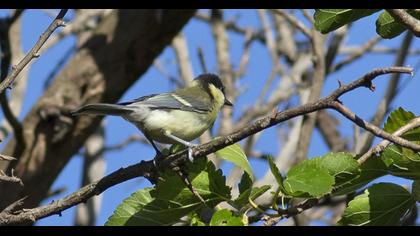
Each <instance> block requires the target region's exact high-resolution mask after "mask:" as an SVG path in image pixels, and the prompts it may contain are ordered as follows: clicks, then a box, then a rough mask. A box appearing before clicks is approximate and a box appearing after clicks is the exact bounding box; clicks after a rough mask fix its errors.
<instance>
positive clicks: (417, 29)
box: [386, 9, 420, 37]
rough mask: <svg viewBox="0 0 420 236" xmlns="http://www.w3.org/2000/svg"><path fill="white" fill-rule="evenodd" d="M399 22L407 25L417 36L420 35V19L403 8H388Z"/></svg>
mask: <svg viewBox="0 0 420 236" xmlns="http://www.w3.org/2000/svg"><path fill="white" fill-rule="evenodd" d="M386 11H387V12H388V13H389V14H390V15H391V16H392V17H393V18H394V19H395V20H397V21H398V22H400V23H401V24H403V25H405V26H406V27H407V28H408V29H409V30H410V31H411V32H413V34H414V35H415V36H416V37H420V21H419V20H417V19H416V18H415V17H413V16H412V15H410V14H408V13H407V11H404V10H402V9H386Z"/></svg>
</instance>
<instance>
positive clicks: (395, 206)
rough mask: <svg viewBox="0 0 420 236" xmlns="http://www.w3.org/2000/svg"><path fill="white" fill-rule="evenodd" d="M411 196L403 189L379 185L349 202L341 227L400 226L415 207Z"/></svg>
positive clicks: (396, 186) (393, 185) (373, 186)
mask: <svg viewBox="0 0 420 236" xmlns="http://www.w3.org/2000/svg"><path fill="white" fill-rule="evenodd" d="M414 204H415V201H414V199H413V197H412V196H411V194H410V193H409V192H408V191H407V190H405V189H404V188H403V187H401V186H399V185H396V184H391V183H379V184H374V185H372V186H371V187H369V188H368V189H367V190H365V192H364V193H363V194H361V195H359V196H357V197H355V198H354V199H353V200H352V201H350V202H349V204H348V207H347V208H346V210H345V211H344V214H343V217H342V218H341V220H340V221H339V222H338V224H339V225H358V226H361V225H370V226H375V225H384V226H385V225H400V224H401V220H400V219H401V218H402V217H403V216H404V215H406V214H407V212H408V211H409V210H410V209H411V208H412V207H413V206H414Z"/></svg>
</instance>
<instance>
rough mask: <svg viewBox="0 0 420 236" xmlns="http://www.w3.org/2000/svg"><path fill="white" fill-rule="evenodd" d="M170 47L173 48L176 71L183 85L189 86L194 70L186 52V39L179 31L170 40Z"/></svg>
mask: <svg viewBox="0 0 420 236" xmlns="http://www.w3.org/2000/svg"><path fill="white" fill-rule="evenodd" d="M172 47H173V48H174V50H175V55H176V61H177V64H178V71H179V75H180V77H181V80H182V81H184V85H185V86H189V85H190V84H191V83H192V80H193V78H194V72H193V68H192V65H191V60H190V56H189V53H188V46H187V41H186V39H185V37H184V35H183V34H182V33H179V34H178V35H177V36H175V38H174V39H173V40H172Z"/></svg>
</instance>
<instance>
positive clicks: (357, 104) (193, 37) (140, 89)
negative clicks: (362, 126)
mask: <svg viewBox="0 0 420 236" xmlns="http://www.w3.org/2000/svg"><path fill="white" fill-rule="evenodd" d="M7 13H8V12H7V11H5V10H1V11H0V16H4V15H5V14H7ZM238 13H240V14H241V17H240V18H239V19H238V22H239V24H240V25H243V26H253V28H258V27H260V22H259V19H258V15H257V13H256V11H254V10H228V11H226V15H225V17H226V18H228V19H229V18H233V17H235V16H236V15H237V14H238ZM377 16H378V13H377V14H374V15H372V16H370V17H367V18H364V19H362V20H360V21H358V22H356V23H354V25H353V27H352V28H351V31H350V33H349V36H348V37H347V38H346V40H345V44H346V45H356V44H360V43H364V42H366V41H367V40H369V39H371V38H372V37H373V36H375V35H376V33H375V19H376V18H377ZM67 17H72V12H71V11H70V12H69V13H68V15H67ZM50 21H51V18H50V16H48V15H46V14H45V13H44V12H42V11H41V10H26V11H25V12H24V13H23V29H22V40H23V46H24V50H25V51H28V50H29V49H30V48H31V47H32V45H33V44H34V43H35V42H36V40H37V39H38V37H39V35H40V34H41V33H42V32H43V31H44V30H45V29H46V27H47V26H48V24H49V23H50ZM183 32H184V34H185V36H186V38H187V42H188V47H189V50H190V58H191V60H192V64H193V69H194V74H195V75H198V74H200V73H201V72H202V71H201V69H200V68H201V67H200V65H199V61H198V58H197V48H198V47H201V48H202V49H203V50H204V55H205V60H206V63H207V67H208V69H209V70H210V71H211V72H217V66H216V60H215V54H214V52H215V49H214V42H213V39H212V35H211V29H210V28H209V27H208V25H207V24H205V23H202V22H200V21H197V20H194V19H193V20H191V21H190V22H189V23H188V24H187V25H186V26H185V28H184V29H183ZM229 36H230V38H229V40H230V53H231V59H232V63H233V65H234V66H237V65H238V64H239V57H240V55H241V52H242V45H243V37H242V36H239V35H238V34H235V33H231V32H230V33H229ZM402 38H403V36H399V37H397V38H394V39H392V40H382V41H381V42H380V43H379V45H381V46H394V47H395V46H398V45H400V42H401V40H402ZM74 43H75V39H74V38H72V37H69V38H67V39H65V40H63V41H62V42H60V43H59V44H57V45H56V46H54V47H53V48H52V49H50V50H48V51H47V52H46V53H45V54H44V55H41V57H40V58H39V59H36V62H35V63H34V64H33V66H32V68H31V70H30V73H29V76H30V77H29V84H28V88H30V89H28V92H27V94H26V99H25V103H24V106H23V112H22V114H21V116H20V118H23V117H24V116H25V114H26V113H27V112H28V111H29V109H30V108H31V106H32V105H33V104H34V103H35V101H36V100H37V98H38V97H40V96H41V95H42V92H43V89H44V81H45V79H46V78H47V76H48V75H49V74H50V72H51V71H52V70H53V68H54V66H55V63H56V62H57V61H58V60H59V59H60V58H61V56H62V55H63V54H64V53H65V52H66V51H67V50H68V49H69V48H71V47H72V46H73V45H74ZM415 48H420V42H419V40H418V39H416V38H414V40H413V43H412V46H411V49H415ZM250 55H251V58H250V62H249V66H248V69H247V71H246V74H245V77H244V78H243V79H242V80H241V83H242V84H243V85H246V87H247V89H246V90H245V91H244V93H243V94H241V96H240V98H239V100H238V101H237V102H236V103H235V107H234V109H235V110H234V117H236V118H237V117H239V116H240V115H241V111H243V110H244V109H245V108H246V107H247V106H250V105H252V104H253V102H254V101H255V98H256V97H257V96H258V95H259V93H260V91H261V89H262V87H263V84H264V81H265V80H266V78H267V77H268V75H269V73H270V70H271V65H272V63H271V60H270V57H269V54H268V51H267V50H266V48H265V46H263V45H261V44H260V43H258V42H256V43H253V45H252V47H251V52H250ZM419 59H420V57H419V56H413V57H409V58H408V60H407V63H406V65H409V66H416V65H417V64H418V63H419ZM160 61H161V62H162V63H163V64H164V65H165V68H166V69H167V70H168V71H169V72H170V73H171V75H177V68H176V64H175V61H174V53H173V50H172V49H171V48H166V49H165V50H164V51H163V53H162V54H161V55H160ZM393 63H394V55H387V54H374V55H368V56H365V57H364V58H363V59H361V60H359V61H358V62H357V63H354V64H352V65H349V66H346V67H345V68H344V69H342V70H340V71H339V72H337V73H334V74H331V75H330V76H329V77H328V79H327V81H326V82H325V86H324V89H323V92H322V94H323V95H328V94H329V93H330V92H332V91H333V90H334V89H336V88H337V85H338V83H337V80H340V81H342V82H343V83H349V82H351V81H353V80H355V79H357V78H359V77H360V76H362V75H363V74H365V73H366V72H369V71H371V70H372V69H374V68H377V67H387V66H392V65H393ZM416 69H417V68H416ZM402 77H403V81H406V80H407V81H408V82H407V83H408V84H407V85H406V86H405V87H404V90H403V91H402V92H401V93H400V95H399V96H398V97H397V98H396V99H395V100H394V102H393V103H392V106H393V107H394V108H395V107H398V106H402V107H403V108H404V109H406V110H409V111H412V112H414V113H415V114H420V106H419V102H418V101H419V99H418V95H417V93H418V88H419V87H420V77H419V76H418V73H416V74H415V75H414V77H412V78H410V76H402ZM388 78H389V76H382V77H381V78H378V79H376V80H375V84H376V88H377V89H376V91H375V92H374V93H372V92H371V91H369V90H368V89H358V90H356V91H353V92H351V93H349V94H346V95H345V96H343V97H342V99H341V100H342V101H343V102H344V104H345V105H346V106H348V107H349V108H350V109H352V110H353V111H354V112H355V113H356V114H358V115H359V116H361V117H363V118H365V119H370V117H371V115H372V114H373V112H374V111H375V110H376V106H377V105H378V104H379V101H380V100H381V98H382V95H383V93H384V91H385V89H386V86H387V82H388V81H389V80H388ZM279 79H280V78H278V77H277V78H276V80H279ZM157 85H159V86H157ZM172 89H174V86H173V85H172V84H171V83H170V82H169V81H168V80H167V79H165V78H164V76H163V75H162V74H161V73H159V72H158V71H157V70H156V69H155V68H154V67H152V68H150V69H149V70H148V71H147V73H146V74H144V75H143V78H142V79H141V80H139V81H138V82H137V83H135V84H134V85H133V86H132V87H131V88H130V89H129V90H128V91H127V92H126V93H125V94H124V96H123V97H122V99H121V101H125V100H130V99H133V98H136V97H139V96H143V95H147V94H151V93H161V92H165V91H170V90H172ZM332 113H334V114H335V115H336V116H337V117H338V118H339V119H340V121H341V124H340V129H341V131H342V132H343V134H345V135H347V136H349V135H351V134H352V126H353V124H352V123H351V122H350V121H348V120H345V119H343V118H342V117H341V116H340V115H339V114H337V113H335V112H332ZM104 122H105V124H106V143H107V144H108V145H112V144H116V143H119V142H121V141H122V140H125V139H126V138H127V137H128V136H130V135H132V134H136V133H139V131H138V130H137V129H136V128H135V127H134V126H133V125H131V124H130V123H128V122H126V121H124V120H123V119H121V118H117V117H107V118H106V119H105V120H104ZM349 137H351V136H349ZM4 143H6V142H4ZM4 143H3V145H4ZM280 148H281V146H280V145H279V142H278V141H277V135H276V129H275V128H270V129H268V130H266V131H264V133H263V134H262V136H261V138H260V140H259V142H258V143H257V149H258V150H261V151H264V152H268V153H273V154H275V153H277V152H278V151H279V150H280ZM327 151H328V149H327V147H326V145H325V144H324V143H323V141H322V138H321V136H320V134H319V133H318V132H314V135H313V138H312V141H311V145H310V150H309V156H310V157H314V156H319V155H323V154H325V153H326V152H327ZM153 156H154V151H153V149H152V148H151V147H150V146H146V145H143V144H137V143H136V144H131V145H129V146H127V147H126V148H125V149H124V150H122V151H118V152H109V153H106V155H105V159H106V162H107V173H111V172H113V171H115V170H117V169H119V168H120V167H124V166H128V165H131V164H135V163H137V162H139V161H140V160H142V159H150V158H151V157H153ZM250 162H251V165H252V168H253V171H254V173H255V175H256V176H257V177H261V176H263V175H264V174H265V172H266V171H267V164H266V163H265V162H263V161H261V160H255V159H251V160H250ZM231 167H232V165H230V164H224V165H223V166H222V169H223V172H224V173H229V172H228V170H229V169H230V168H231ZM81 169H82V158H81V157H80V156H75V157H74V158H72V160H71V161H70V162H69V163H68V165H67V166H66V167H65V169H64V170H63V172H62V173H61V174H60V175H59V177H58V179H57V180H56V181H55V183H54V184H53V186H52V189H56V188H59V187H65V188H66V189H67V190H66V192H65V193H63V194H61V195H58V196H55V197H54V199H58V198H61V197H63V196H65V195H67V194H70V193H72V192H73V191H76V190H77V189H78V188H79V187H80V182H81V177H80V176H81ZM380 181H392V182H396V183H399V184H407V185H409V184H410V181H407V180H403V179H400V178H395V177H389V176H387V177H383V178H381V179H380ZM146 186H149V183H148V182H147V180H144V179H140V178H139V179H134V180H131V181H127V182H125V183H122V184H119V185H118V186H115V187H112V188H110V189H108V190H107V191H106V192H105V193H104V194H103V202H102V208H101V212H100V214H99V218H98V220H97V225H103V224H104V223H105V222H106V220H107V218H108V217H109V216H110V215H111V214H112V212H113V210H114V209H115V208H116V206H117V205H118V204H119V203H120V202H121V201H122V200H123V199H124V198H126V197H128V196H129V195H130V194H131V193H132V192H134V191H135V190H137V189H140V188H144V187H146ZM51 200H53V199H46V200H45V201H44V202H43V203H42V204H47V203H49V202H51ZM74 214H75V208H71V209H69V210H66V211H64V212H62V216H61V217H59V216H51V217H48V218H46V219H43V220H40V221H38V222H37V225H72V224H73V221H74Z"/></svg>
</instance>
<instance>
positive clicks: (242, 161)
mask: <svg viewBox="0 0 420 236" xmlns="http://www.w3.org/2000/svg"><path fill="white" fill-rule="evenodd" d="M216 156H217V157H219V158H222V159H224V160H226V161H229V162H232V163H233V164H235V165H237V166H239V167H241V168H242V169H243V170H244V171H245V172H247V173H248V174H249V176H251V177H252V176H253V174H252V170H251V166H250V165H249V162H248V158H247V157H246V155H245V152H244V151H243V150H242V148H241V146H240V145H239V144H237V143H235V144H232V145H230V146H227V147H225V148H223V149H221V150H218V151H217V152H216Z"/></svg>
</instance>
